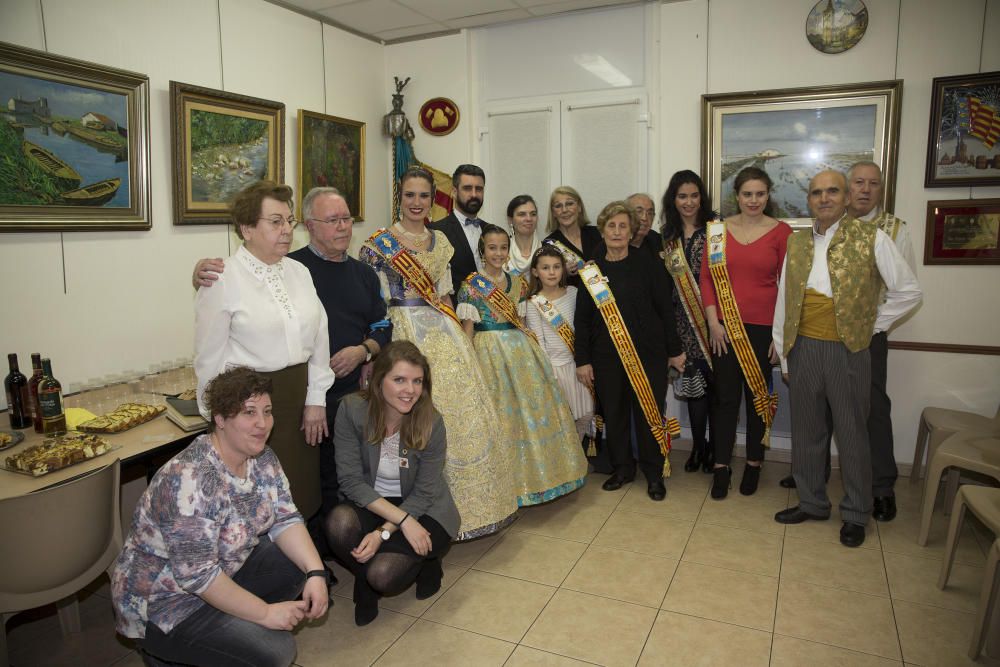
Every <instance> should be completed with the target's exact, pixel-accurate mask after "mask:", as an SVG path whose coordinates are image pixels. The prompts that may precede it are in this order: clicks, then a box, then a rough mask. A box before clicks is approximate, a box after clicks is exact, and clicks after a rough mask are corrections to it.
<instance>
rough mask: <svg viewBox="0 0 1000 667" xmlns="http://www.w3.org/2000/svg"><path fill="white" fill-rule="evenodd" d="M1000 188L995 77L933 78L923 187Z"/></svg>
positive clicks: (999, 76)
mask: <svg viewBox="0 0 1000 667" xmlns="http://www.w3.org/2000/svg"><path fill="white" fill-rule="evenodd" d="M964 185H972V186H976V185H1000V72H985V73H983V74H967V75H965V76H945V77H940V78H937V79H934V82H933V84H932V93H931V127H930V134H929V136H928V139H927V169H926V172H925V175H924V187H927V188H946V187H952V186H964Z"/></svg>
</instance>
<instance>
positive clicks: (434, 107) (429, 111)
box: [419, 97, 460, 137]
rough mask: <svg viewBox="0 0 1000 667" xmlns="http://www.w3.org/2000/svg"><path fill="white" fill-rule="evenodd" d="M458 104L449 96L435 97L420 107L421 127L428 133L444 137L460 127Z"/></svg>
mask: <svg viewBox="0 0 1000 667" xmlns="http://www.w3.org/2000/svg"><path fill="white" fill-rule="evenodd" d="M459 116H460V114H459V112H458V105H457V104H455V103H454V102H452V101H451V100H449V99H448V98H447V97H435V98H433V99H430V100H427V101H426V102H424V105H423V106H422V107H420V115H419V118H420V127H422V128H424V131H425V132H427V133H428V134H433V135H434V136H436V137H443V136H444V135H446V134H451V132H452V131H454V129H455V128H456V127H458V119H459Z"/></svg>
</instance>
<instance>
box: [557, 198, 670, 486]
mask: <svg viewBox="0 0 1000 667" xmlns="http://www.w3.org/2000/svg"><path fill="white" fill-rule="evenodd" d="M638 226H639V221H638V220H637V219H636V217H635V211H634V210H633V209H632V208H631V207H629V206H628V205H627V204H626V203H625V202H621V201H618V202H612V203H610V204H608V205H607V206H605V207H604V210H603V211H601V215H600V216H598V218H597V228H598V230H600V232H601V235H602V239H603V241H604V245H605V247H604V253H603V254H602V255H601V256H599V257H596V258H594V262H595V263H596V264H597V267H598V268H599V269H600V270H601V273H602V274H603V275H604V277H605V278H606V279H607V281H608V288H609V289H610V290H611V292H612V294H613V295H614V298H615V302H616V304H617V306H618V310H619V311H620V312H621V316H622V320H623V321H624V323H625V328H626V330H627V332H628V334H629V336H630V337H631V339H632V342H633V344H634V345H635V348H636V351H637V352H638V355H639V360H640V362H641V363H642V367H643V370H644V371H645V373H646V377H647V378H648V379H649V384H650V386H651V388H652V392H653V397H654V399H655V400H656V403H657V406H659V407H660V408H661V409H662V406H663V402H664V400H665V399H666V396H667V372H668V365H669V366H673V367H674V368H676V369H677V370H679V371H680V370H683V368H684V352H683V351H682V348H681V341H680V338H679V337H678V335H677V324H676V322H675V321H674V308H673V305H672V303H671V292H672V286H671V284H670V280H669V278H668V277H667V272H666V270H665V269H664V268H663V266H662V265H660V264H658V263H654V262H653V261H652V260H651V259H649V257H648V256H647V255H646V254H645V253H644V252H642V251H640V250H636V249H630V247H629V241H630V240H631V238H632V236H633V235H634V234H635V231H636V229H637V228H638ZM575 320H576V349H575V357H576V366H577V369H576V372H577V377H578V378H579V379H580V381H581V382H582V383H583V384H585V385H587V386H588V387H594V389H595V390H596V392H597V398H598V400H599V401H600V403H601V407H602V410H603V413H602V414H603V417H604V434H605V439H606V442H607V446H608V450H609V454H610V458H611V464H612V465H613V466H614V469H615V472H614V474H613V475H611V477H609V478H608V479H607V481H605V482H604V485H603V488H604V489H605V490H607V491H614V490H616V489H620V488H621V487H622V486H623V485H624V484H628V483H629V482H631V481H632V479H633V478H634V477H635V468H636V461H635V460H634V459H633V457H632V447H631V438H630V429H631V425H632V424H634V425H635V430H636V434H635V435H636V441H637V443H638V459H639V460H638V466H639V468H640V469H641V470H642V473H643V475H644V476H645V477H646V482H647V484H648V488H647V492H648V494H649V497H650V498H652V499H653V500H663V498H664V497H665V495H666V488H665V487H664V485H663V463H664V461H663V454H662V453H661V452H660V447H659V444H658V443H657V441H656V438H655V437H654V435H653V432H652V430H651V429H650V428H649V426H648V425H647V422H646V420H645V417H644V416H643V412H642V408H641V406H640V404H639V400H638V399H637V398H636V395H635V392H634V391H633V390H632V385H631V384H630V382H629V379H628V376H627V375H626V373H625V367H624V365H623V364H622V361H621V358H620V356H619V354H618V351H617V348H616V347H615V344H614V342H613V341H612V338H611V333H610V332H609V331H608V327H607V324H606V323H605V321H604V318H603V316H602V315H601V313H600V311H599V310H598V309H597V307H596V306H595V305H594V300H593V298H592V297H591V295H590V292H589V291H588V290H587V289H586V287H584V288H582V289H580V290H579V292H578V293H577V303H576V318H575Z"/></svg>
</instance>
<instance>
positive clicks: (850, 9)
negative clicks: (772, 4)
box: [806, 0, 868, 53]
mask: <svg viewBox="0 0 1000 667" xmlns="http://www.w3.org/2000/svg"><path fill="white" fill-rule="evenodd" d="M866 30H868V8H867V7H866V6H865V3H864V2H862V1H861V0H819V2H817V3H816V5H815V6H814V7H813V8H812V11H811V12H809V16H808V18H806V38H807V39H808V40H809V43H810V44H812V45H813V48H815V49H816V50H817V51H822V52H823V53H843V52H844V51H847V50H848V49H851V48H853V47H854V45H856V44H857V43H858V42H860V41H861V38H862V37H864V36H865V31H866Z"/></svg>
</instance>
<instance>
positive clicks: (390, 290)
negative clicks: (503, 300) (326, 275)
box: [358, 168, 517, 541]
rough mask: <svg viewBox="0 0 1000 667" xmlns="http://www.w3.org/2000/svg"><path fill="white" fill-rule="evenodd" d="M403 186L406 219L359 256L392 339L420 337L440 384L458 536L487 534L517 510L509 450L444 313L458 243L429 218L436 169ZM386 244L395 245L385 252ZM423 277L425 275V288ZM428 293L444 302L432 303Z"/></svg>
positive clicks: (411, 173) (463, 340) (471, 355)
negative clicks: (377, 285)
mask: <svg viewBox="0 0 1000 667" xmlns="http://www.w3.org/2000/svg"><path fill="white" fill-rule="evenodd" d="M399 186H400V187H399V191H400V199H401V206H400V211H401V219H400V220H399V221H398V222H396V223H395V224H394V225H393V226H392V230H391V231H388V232H386V231H385V230H380V232H377V233H376V234H375V236H373V237H372V238H371V239H369V240H368V241H366V242H365V244H364V245H363V246H362V247H361V251H360V252H359V253H358V259H360V260H361V261H362V262H365V263H367V264H369V265H370V266H371V267H372V268H374V269H375V272H376V273H377V274H378V275H379V280H380V282H381V283H382V292H383V294H384V295H386V297H387V299H388V304H389V308H388V311H389V317H390V318H391V319H392V325H393V340H409V341H411V342H413V343H415V344H416V345H417V346H418V347H419V348H420V351H421V352H422V353H423V354H424V355H426V357H427V359H428V361H429V362H430V367H431V369H432V370H433V372H434V379H435V381H436V385H437V390H436V391H435V392H434V405H435V407H436V408H437V409H438V410H439V411H440V412H441V415H442V417H444V423H445V426H446V427H447V430H448V462H447V465H446V467H445V477H446V478H447V481H448V487H449V488H450V489H451V493H452V496H453V497H454V498H455V504H456V505H457V506H458V510H459V512H460V513H461V515H462V525H461V528H460V530H459V533H458V536H457V539H458V540H459V541H462V540H468V539H473V538H476V537H482V536H483V535H489V534H491V533H495V532H497V531H498V530H500V529H501V528H503V527H504V526H506V525H507V524H509V523H510V522H511V521H513V520H514V517H515V516H516V513H517V494H516V493H515V492H514V486H513V481H512V479H511V469H510V465H511V464H510V458H511V456H510V453H509V452H508V451H507V450H508V448H507V447H504V445H505V444H506V443H505V442H504V440H503V436H502V433H501V428H500V425H499V421H500V420H499V419H498V418H497V414H496V411H495V410H494V409H493V406H492V401H491V400H490V395H489V392H488V391H487V388H486V384H485V380H484V379H483V373H482V371H481V370H480V367H479V362H478V360H477V357H476V353H475V350H473V348H472V345H471V343H470V342H469V339H468V337H467V336H466V335H465V333H464V332H463V331H462V327H461V326H460V325H459V323H458V321H457V319H453V318H452V316H449V315H448V314H447V313H448V311H449V310H450V309H451V296H450V294H451V293H452V292H453V291H454V290H453V288H452V284H451V271H450V269H449V268H448V262H449V261H450V260H451V257H452V255H453V253H454V249H453V248H452V246H451V244H450V243H448V239H447V237H445V235H444V233H442V232H437V231H431V230H429V229H427V228H426V227H425V226H424V219H425V218H426V216H427V214H428V212H429V211H430V207H431V202H432V201H433V197H434V181H433V177H432V176H431V174H430V173H429V172H427V171H426V170H425V169H421V168H410V169H409V170H407V172H406V173H405V174H403V176H402V178H401V179H400V183H399ZM386 244H388V245H389V246H393V247H396V248H397V249H396V250H394V251H391V252H388V253H387V251H386ZM400 246H401V249H400V248H399V247H400ZM394 258H395V259H394ZM400 260H405V262H401V261H400ZM406 267H410V269H409V270H407V268H406ZM414 267H416V268H414ZM414 271H417V272H418V273H420V274H421V275H415V274H414ZM404 273H409V274H410V275H409V277H408V276H407V275H404ZM419 278H423V279H425V282H424V287H425V289H424V293H421V290H420V289H419V285H418V282H416V279H419ZM428 291H430V292H431V293H429V294H428V293H427V292H428ZM425 297H426V298H425ZM427 299H431V300H432V301H435V302H440V303H439V305H438V306H435V305H431V304H430V303H429V302H428V300H427ZM451 315H454V311H451Z"/></svg>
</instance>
